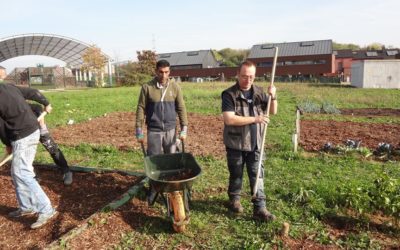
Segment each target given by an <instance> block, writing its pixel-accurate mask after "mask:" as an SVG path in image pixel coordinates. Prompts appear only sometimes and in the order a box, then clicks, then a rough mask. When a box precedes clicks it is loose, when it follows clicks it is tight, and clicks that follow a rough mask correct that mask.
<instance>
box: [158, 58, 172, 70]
mask: <svg viewBox="0 0 400 250" xmlns="http://www.w3.org/2000/svg"><path fill="white" fill-rule="evenodd" d="M169 66H170V64H169V62H168V61H167V60H160V61H158V62H157V64H156V69H159V68H165V67H169Z"/></svg>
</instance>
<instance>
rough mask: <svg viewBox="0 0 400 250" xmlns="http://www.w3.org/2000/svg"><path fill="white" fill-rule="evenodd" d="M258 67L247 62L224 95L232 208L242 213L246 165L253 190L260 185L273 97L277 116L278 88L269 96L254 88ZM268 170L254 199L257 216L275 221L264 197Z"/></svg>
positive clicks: (225, 136) (269, 89)
mask: <svg viewBox="0 0 400 250" xmlns="http://www.w3.org/2000/svg"><path fill="white" fill-rule="evenodd" d="M255 75H256V66H255V64H254V63H252V62H251V61H245V62H243V63H242V64H241V65H240V67H239V70H238V73H237V82H236V83H235V84H234V85H233V86H232V87H230V88H228V89H226V90H224V91H223V92H222V114H223V118H224V125H225V126H224V134H223V137H224V144H225V146H226V156H227V160H228V169H229V187H228V196H229V209H230V210H231V211H232V212H234V213H242V212H243V207H242V205H241V203H240V194H241V190H242V181H243V170H244V166H246V170H247V175H248V176H249V180H250V189H251V192H253V187H254V185H255V183H256V178H257V170H258V162H259V160H262V159H259V158H260V152H261V150H263V149H262V148H261V144H262V143H261V141H262V135H263V130H264V129H265V124H266V123H268V122H269V117H267V116H266V115H265V114H266V109H267V106H268V105H267V104H268V98H271V105H270V110H269V111H270V114H273V115H274V114H276V113H277V108H278V102H277V99H276V89H275V87H274V86H272V87H271V86H270V87H269V88H268V95H267V94H265V93H264V91H263V89H262V88H261V87H258V86H256V85H254V84H253V83H254V79H255ZM263 179H264V168H261V174H260V179H259V181H258V187H257V193H256V195H255V196H253V193H252V196H253V197H255V198H253V199H252V202H253V207H254V208H253V217H254V219H258V220H262V221H271V220H273V219H274V218H275V217H274V215H273V214H271V213H270V212H269V211H268V210H267V209H266V204H265V194H264V182H263Z"/></svg>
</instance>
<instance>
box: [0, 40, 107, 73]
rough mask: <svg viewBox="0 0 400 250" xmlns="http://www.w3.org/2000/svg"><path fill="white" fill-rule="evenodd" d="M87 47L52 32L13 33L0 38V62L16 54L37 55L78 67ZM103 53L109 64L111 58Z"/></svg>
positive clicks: (84, 44) (87, 45) (82, 43)
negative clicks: (13, 34)
mask: <svg viewBox="0 0 400 250" xmlns="http://www.w3.org/2000/svg"><path fill="white" fill-rule="evenodd" d="M88 47H90V45H89V44H86V43H84V42H81V41H78V40H75V39H72V38H69V37H65V36H58V35H54V34H41V33H32V34H21V35H15V36H10V37H5V38H1V39H0V63H1V62H3V61H5V60H8V59H11V58H14V57H18V56H26V55H38V56H49V57H53V58H56V59H59V60H61V61H64V62H65V63H66V64H67V65H68V66H69V67H71V68H80V67H81V65H82V63H83V59H82V54H83V53H84V51H85V50H86V49H87V48H88ZM103 55H104V57H105V58H106V60H108V64H109V65H111V58H110V57H109V56H108V55H106V54H104V53H103ZM109 68H110V66H109ZM109 74H110V69H109Z"/></svg>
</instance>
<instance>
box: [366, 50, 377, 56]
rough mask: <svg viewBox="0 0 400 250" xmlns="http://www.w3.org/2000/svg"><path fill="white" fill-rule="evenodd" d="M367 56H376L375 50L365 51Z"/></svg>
mask: <svg viewBox="0 0 400 250" xmlns="http://www.w3.org/2000/svg"><path fill="white" fill-rule="evenodd" d="M366 54H367V56H378V52H376V51H367V53H366Z"/></svg>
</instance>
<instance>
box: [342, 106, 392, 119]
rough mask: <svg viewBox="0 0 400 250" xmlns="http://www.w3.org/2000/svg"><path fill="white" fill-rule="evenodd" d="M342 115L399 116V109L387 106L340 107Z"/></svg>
mask: <svg viewBox="0 0 400 250" xmlns="http://www.w3.org/2000/svg"><path fill="white" fill-rule="evenodd" d="M340 113H341V114H342V115H353V116H367V117H369V116H400V109H389V108H381V109H374V108H366V109H341V110H340Z"/></svg>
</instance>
